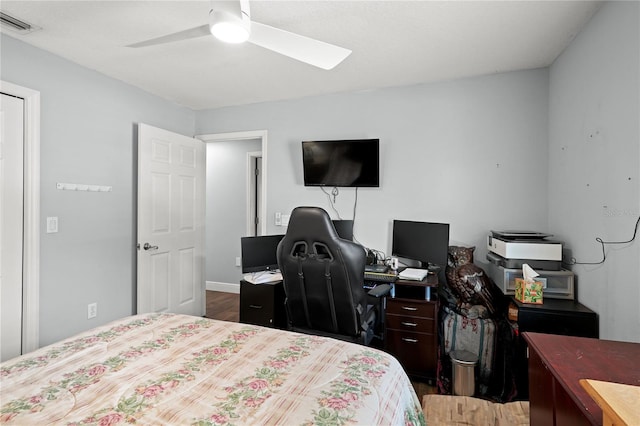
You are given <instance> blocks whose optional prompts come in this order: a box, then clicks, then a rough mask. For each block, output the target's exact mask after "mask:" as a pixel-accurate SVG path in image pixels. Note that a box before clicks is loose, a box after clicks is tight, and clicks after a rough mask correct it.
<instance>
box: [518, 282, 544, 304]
mask: <svg viewBox="0 0 640 426" xmlns="http://www.w3.org/2000/svg"><path fill="white" fill-rule="evenodd" d="M543 286H544V283H543V282H542V281H538V280H534V281H533V282H532V283H528V282H526V281H525V280H524V279H523V278H516V294H515V298H516V300H517V301H519V302H522V303H532V304H536V305H541V304H542V287H543Z"/></svg>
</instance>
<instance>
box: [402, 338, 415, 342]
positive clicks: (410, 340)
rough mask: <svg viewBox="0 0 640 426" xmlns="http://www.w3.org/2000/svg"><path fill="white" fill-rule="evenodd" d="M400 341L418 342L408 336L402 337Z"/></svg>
mask: <svg viewBox="0 0 640 426" xmlns="http://www.w3.org/2000/svg"><path fill="white" fill-rule="evenodd" d="M402 341H403V342H407V343H418V339H410V338H408V337H403V338H402Z"/></svg>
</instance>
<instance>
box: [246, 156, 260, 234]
mask: <svg viewBox="0 0 640 426" xmlns="http://www.w3.org/2000/svg"><path fill="white" fill-rule="evenodd" d="M258 158H260V159H262V151H252V152H247V189H246V190H245V191H246V193H247V209H246V212H247V231H246V232H247V233H246V235H247V236H248V237H254V236H256V235H257V234H256V233H255V230H256V224H255V217H256V216H258V224H260V225H261V222H262V217H260V216H259V215H258V213H259V212H258V211H257V205H256V193H260V192H259V191H258V188H257V187H256V186H257V185H255V181H256V174H255V171H256V167H257V160H258ZM260 175H262V165H261V166H260ZM260 182H262V176H260ZM260 191H262V186H261V187H260ZM263 198H264V197H263ZM260 229H262V228H260Z"/></svg>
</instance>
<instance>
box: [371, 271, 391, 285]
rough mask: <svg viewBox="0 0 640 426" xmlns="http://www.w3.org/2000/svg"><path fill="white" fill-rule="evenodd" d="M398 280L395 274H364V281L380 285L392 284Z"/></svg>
mask: <svg viewBox="0 0 640 426" xmlns="http://www.w3.org/2000/svg"><path fill="white" fill-rule="evenodd" d="M397 279H398V276H397V275H396V274H395V273H389V272H368V271H365V272H364V280H365V281H376V282H381V283H392V282H395V281H396V280H397Z"/></svg>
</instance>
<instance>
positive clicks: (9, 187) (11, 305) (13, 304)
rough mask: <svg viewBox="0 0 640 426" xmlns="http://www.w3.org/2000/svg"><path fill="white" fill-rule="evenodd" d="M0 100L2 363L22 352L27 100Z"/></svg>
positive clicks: (0, 324)
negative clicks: (25, 109)
mask: <svg viewBox="0 0 640 426" xmlns="http://www.w3.org/2000/svg"><path fill="white" fill-rule="evenodd" d="M1 96H2V97H1V98H0V303H1V305H2V306H1V310H0V339H1V342H0V361H6V360H8V359H11V358H13V357H16V356H18V355H20V354H21V353H22V264H23V261H22V253H23V247H22V236H23V217H24V216H23V211H24V206H23V199H24V198H23V195H24V177H23V165H24V157H23V152H24V100H23V99H21V98H17V97H14V96H9V95H5V94H4V93H3V94H1Z"/></svg>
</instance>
